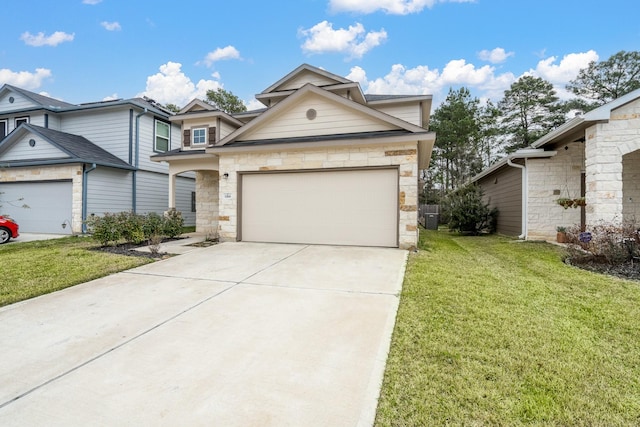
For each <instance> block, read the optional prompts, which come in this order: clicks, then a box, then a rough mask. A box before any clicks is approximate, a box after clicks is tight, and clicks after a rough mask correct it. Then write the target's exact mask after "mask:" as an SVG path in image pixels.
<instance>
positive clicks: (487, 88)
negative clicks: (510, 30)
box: [347, 50, 598, 108]
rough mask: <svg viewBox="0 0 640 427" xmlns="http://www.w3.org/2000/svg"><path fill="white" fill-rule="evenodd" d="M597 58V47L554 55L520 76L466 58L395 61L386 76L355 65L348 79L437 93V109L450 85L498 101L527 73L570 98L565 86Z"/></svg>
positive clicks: (372, 88)
mask: <svg viewBox="0 0 640 427" xmlns="http://www.w3.org/2000/svg"><path fill="white" fill-rule="evenodd" d="M597 60H598V54H597V53H596V52H595V51H593V50H590V51H588V52H582V53H571V54H567V55H565V56H564V57H563V58H562V60H560V61H559V62H558V58H557V57H555V56H552V57H549V58H546V59H542V60H541V61H539V62H538V64H537V66H536V68H535V69H530V70H528V71H526V72H524V73H522V74H521V75H520V76H517V75H515V74H514V73H512V72H510V71H507V72H498V71H497V69H496V68H495V67H493V66H491V65H484V66H481V67H478V66H476V65H474V64H472V63H468V62H467V61H466V60H464V59H455V60H451V61H449V62H448V63H447V64H446V65H445V66H444V68H442V69H441V70H440V69H437V68H429V67H428V66H426V65H418V66H416V67H414V68H406V67H405V66H404V65H402V64H395V65H393V66H392V67H391V70H390V71H389V72H388V73H387V74H386V75H384V76H382V77H376V78H371V77H370V76H367V73H366V71H365V70H364V69H362V68H361V67H353V68H351V71H350V73H349V75H347V78H348V79H350V80H353V81H357V82H359V83H360V85H361V86H362V89H363V90H364V91H365V92H366V93H371V94H409V95H418V94H428V95H433V101H434V102H433V104H434V108H435V107H437V106H438V104H439V103H440V102H442V101H443V100H444V99H445V98H446V95H447V92H448V91H449V88H454V89H457V88H460V87H463V86H464V87H467V88H468V89H470V90H471V93H472V96H475V97H478V98H479V99H480V100H487V99H491V100H492V101H493V102H494V103H495V102H497V101H499V100H500V99H502V97H503V96H504V91H505V90H507V89H509V87H510V86H511V85H512V84H513V83H514V82H515V81H516V80H517V79H518V78H519V77H521V76H523V75H534V76H536V77H541V78H543V79H545V80H547V81H549V82H550V83H551V84H553V86H554V89H555V90H556V92H557V94H558V96H559V97H560V98H561V99H568V98H571V97H572V96H571V94H569V93H568V92H567V90H566V89H565V88H564V87H565V85H566V84H567V83H568V82H569V81H570V80H573V79H574V78H575V77H576V76H577V75H578V72H579V71H580V69H582V68H585V67H587V66H588V64H589V62H591V61H597Z"/></svg>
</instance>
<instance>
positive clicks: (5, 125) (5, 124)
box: [0, 119, 9, 139]
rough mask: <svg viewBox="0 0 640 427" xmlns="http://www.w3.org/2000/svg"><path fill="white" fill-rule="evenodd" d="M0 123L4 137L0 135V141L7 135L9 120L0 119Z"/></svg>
mask: <svg viewBox="0 0 640 427" xmlns="http://www.w3.org/2000/svg"><path fill="white" fill-rule="evenodd" d="M0 123H4V135H2V134H0V139H2V138H4V137H5V136H7V135H9V120H7V119H0Z"/></svg>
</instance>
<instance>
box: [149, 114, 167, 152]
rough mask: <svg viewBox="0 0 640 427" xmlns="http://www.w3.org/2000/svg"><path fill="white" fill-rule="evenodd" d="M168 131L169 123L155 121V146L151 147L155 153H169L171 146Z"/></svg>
mask: <svg viewBox="0 0 640 427" xmlns="http://www.w3.org/2000/svg"><path fill="white" fill-rule="evenodd" d="M170 130H171V128H170V125H169V123H165V122H161V121H159V120H156V141H155V146H154V147H153V149H154V150H155V151H159V152H161V153H164V152H166V151H169V147H170V146H171V144H170V142H171V137H170V135H171V134H170Z"/></svg>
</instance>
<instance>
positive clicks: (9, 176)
mask: <svg viewBox="0 0 640 427" xmlns="http://www.w3.org/2000/svg"><path fill="white" fill-rule="evenodd" d="M60 179H70V180H71V181H72V207H71V231H72V232H73V233H82V165H64V166H47V167H37V168H0V182H28V181H53V180H60Z"/></svg>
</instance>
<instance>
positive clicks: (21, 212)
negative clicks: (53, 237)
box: [0, 181, 72, 234]
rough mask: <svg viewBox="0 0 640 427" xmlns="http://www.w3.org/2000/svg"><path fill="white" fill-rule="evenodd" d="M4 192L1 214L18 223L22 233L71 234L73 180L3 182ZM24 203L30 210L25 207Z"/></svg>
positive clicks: (0, 187) (0, 185)
mask: <svg viewBox="0 0 640 427" xmlns="http://www.w3.org/2000/svg"><path fill="white" fill-rule="evenodd" d="M0 192H2V193H4V194H2V195H1V196H0V198H1V200H2V203H0V204H2V208H0V211H1V212H2V213H5V214H8V215H10V216H11V218H13V219H15V220H16V222H17V223H18V225H19V226H20V232H21V233H54V234H71V227H70V226H69V224H70V223H71V206H72V203H71V201H72V191H71V181H49V182H19V183H5V182H3V183H0ZM20 198H24V200H22V201H18V200H19V199H20ZM22 204H26V205H28V206H29V208H28V209H25V208H21V207H20V206H22ZM65 221H67V223H66V227H65V228H62V223H63V222H65Z"/></svg>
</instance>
